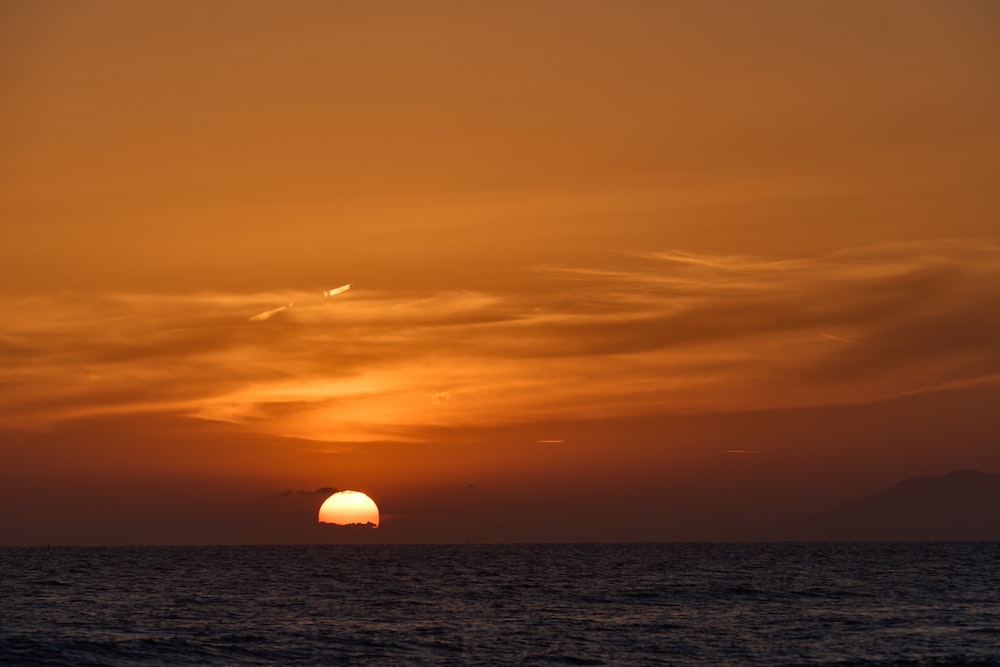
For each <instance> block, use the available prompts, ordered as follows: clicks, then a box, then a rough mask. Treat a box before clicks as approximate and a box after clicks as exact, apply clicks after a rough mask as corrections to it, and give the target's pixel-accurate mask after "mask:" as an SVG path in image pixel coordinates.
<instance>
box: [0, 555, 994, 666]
mask: <svg viewBox="0 0 1000 667" xmlns="http://www.w3.org/2000/svg"><path fill="white" fill-rule="evenodd" d="M0 574H2V579H0V664H3V665H46V666H58V665H72V666H74V667H80V666H84V665H129V666H131V665H379V666H393V665H768V666H771V665H1000V542H986V543H961V542H953V543H944V542H942V543H816V544H810V543H769V544H516V545H447V546H446V545H405V546H402V545H401V546H386V545H363V546H362V545H350V546H347V545H323V546H248V547H210V546H203V547H105V548H91V547H51V548H50V547H5V548H0Z"/></svg>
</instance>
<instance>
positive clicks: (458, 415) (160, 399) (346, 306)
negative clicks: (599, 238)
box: [0, 241, 1000, 442]
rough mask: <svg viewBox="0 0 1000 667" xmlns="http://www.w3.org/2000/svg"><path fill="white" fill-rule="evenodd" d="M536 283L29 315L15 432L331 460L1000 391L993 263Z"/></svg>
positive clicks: (19, 329) (8, 421) (984, 259)
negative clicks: (241, 439)
mask: <svg viewBox="0 0 1000 667" xmlns="http://www.w3.org/2000/svg"><path fill="white" fill-rule="evenodd" d="M535 276H536V277H535V279H534V280H533V281H532V282H531V283H530V289H525V288H523V287H514V286H510V287H509V288H508V287H501V288H498V289H497V290H495V291H493V292H489V293H486V292H470V291H454V292H438V293H429V294H420V295H413V294H409V293H407V294H399V293H392V292H378V291H373V290H366V291H365V292H363V293H358V294H357V296H355V297H353V298H351V299H350V300H348V301H344V302H343V303H342V304H340V306H338V307H337V308H328V307H326V304H325V303H324V302H323V301H322V300H320V299H318V298H317V297H316V296H315V293H312V294H310V293H309V292H301V293H294V292H293V293H287V294H275V293H258V294H105V295H101V294H97V295H91V297H90V298H89V299H87V300H85V301H84V300H80V299H76V298H74V297H73V295H66V296H52V297H30V298H28V297H25V298H21V299H14V301H15V302H14V303H9V304H7V312H8V313H9V314H11V316H10V317H7V318H5V320H4V321H3V322H2V323H0V405H3V406H4V408H3V410H2V411H0V425H6V426H7V427H8V428H19V429H23V428H45V427H46V426H47V425H51V424H53V423H56V422H58V421H61V420H66V419H75V418H79V417H82V416H88V415H96V414H120V413H136V412H171V413H179V414H186V415H192V416H197V417H200V418H203V419H211V420H221V421H226V422H231V423H235V424H240V425H242V426H244V427H245V428H247V429H251V430H254V431H260V432H266V433H271V434H276V435H281V436H291V437H300V438H308V439H315V440H323V441H341V442H365V441H417V440H420V438H421V437H422V436H421V435H420V434H421V433H423V432H426V431H427V429H428V428H431V427H440V428H460V427H462V426H465V425H483V426H485V425H491V424H492V425H499V424H505V423H511V422H531V421H538V420H552V419H564V418H566V419H574V418H580V417H587V418H594V419H600V418H611V417H619V416H630V415H646V414H662V413H665V412H666V413H696V412H718V411H732V410H756V409H769V408H792V407H798V406H807V405H831V404H843V403H865V402H871V401H878V400H882V399H885V398H889V397H893V396H900V395H905V394H912V393H918V392H924V391H934V390H948V389H951V388H958V387H964V386H970V385H974V384H981V383H991V382H997V381H1000V346H998V345H997V344H996V341H997V340H1000V312H998V310H997V309H995V308H989V307H987V306H986V304H993V303H1000V249H998V248H997V247H994V246H987V245H983V244H976V243H960V242H954V241H941V242H938V243H924V244H909V245H885V246H878V247H872V248H860V249H854V250H844V251H841V252H838V253H833V254H830V255H826V256H820V257H807V258H792V259H788V258H785V259H768V258H754V257H747V256H721V255H708V254H695V253H682V252H664V253H643V254H621V255H618V256H616V257H614V258H612V259H611V260H609V261H608V262H607V263H606V265H604V266H576V267H545V268H540V269H538V270H537V272H536V273H535ZM338 289H339V288H338ZM331 291H332V290H331ZM290 298H292V299H294V301H291V300H290ZM275 301H279V302H280V301H285V302H288V303H293V302H294V303H295V304H297V305H296V306H295V317H294V318H287V319H285V321H283V322H282V323H281V326H263V327H258V326H246V325H245V321H246V320H245V313H246V310H247V304H267V303H268V302H270V303H274V302H275ZM284 308H287V306H283V307H281V308H280V309H272V310H269V311H268V310H265V311H263V312H261V313H260V315H264V314H266V313H272V314H274V313H276V312H281V310H282V309H284ZM257 317H259V316H257ZM254 321H261V320H254ZM443 387H446V388H447V389H446V390H442V388H443Z"/></svg>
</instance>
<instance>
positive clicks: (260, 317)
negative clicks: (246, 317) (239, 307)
mask: <svg viewBox="0 0 1000 667" xmlns="http://www.w3.org/2000/svg"><path fill="white" fill-rule="evenodd" d="M293 305H295V304H292V303H290V304H288V305H287V306H278V307H277V308H272V309H271V310H265V311H264V312H263V313H258V314H257V315H254V316H252V317H251V318H250V321H251V322H263V321H264V320H269V319H271V318H272V317H274V316H275V315H277V314H278V313H280V312H282V311H283V310H286V309H288V308H291V307H292V306H293Z"/></svg>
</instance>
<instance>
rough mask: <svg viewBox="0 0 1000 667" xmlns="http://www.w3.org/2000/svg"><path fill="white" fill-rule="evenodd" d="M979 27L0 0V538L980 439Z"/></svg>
mask: <svg viewBox="0 0 1000 667" xmlns="http://www.w3.org/2000/svg"><path fill="white" fill-rule="evenodd" d="M998 36H1000V5H998V4H997V3H995V2H991V1H988V0H983V1H967V0H949V1H947V2H945V1H943V0H941V1H934V0H918V1H913V0H899V1H888V0H876V1H875V2H865V3H849V2H847V3H845V2H791V1H777V0H764V1H763V2H755V3H739V2H716V1H714V0H697V1H694V0H691V1H664V2H654V1H642V0H630V1H624V2H610V1H593V0H572V1H570V0H540V1H538V2H526V1H525V2H520V1H514V2H509V1H503V2H501V1H493V0H485V1H483V2H476V3H468V2H459V1H455V2H446V1H437V0H429V1H428V2H419V3H416V2H403V1H398V2H393V1H386V2H371V3H348V2H325V1H323V2H320V1H318V0H317V1H309V0H289V1H285V2H261V1H256V0H247V1H241V2H235V1H221V0H208V1H204V0H199V1H197V2H195V1H189V0H170V1H169V2H168V1H166V0H152V1H150V2H142V3H135V2H125V1H109V0H95V1H94V2H87V3H78V2H69V1H58V0H51V1H45V2H35V1H33V0H31V1H29V0H4V1H3V2H2V3H0V95H2V97H3V99H4V103H3V104H2V105H0V145H2V146H3V150H2V151H0V298H2V303H3V315H2V317H0V544H260V543H318V542H359V541H360V542H388V543H420V542H507V541H610V540H616V541H617V540H675V539H723V538H725V537H727V536H732V535H734V534H738V533H734V532H733V531H734V530H736V531H738V530H739V529H740V527H741V526H747V525H771V524H772V523H774V522H781V521H786V520H792V519H795V518H797V517H800V516H803V515H808V514H809V513H811V512H816V511H820V510H822V509H825V508H827V507H829V506H831V505H832V504H835V503H837V502H840V501H843V500H848V499H851V498H853V497H856V496H858V495H860V494H865V493H870V492H872V491H875V490H878V489H880V488H882V487H885V486H887V485H889V484H892V483H895V482H897V481H899V480H901V479H904V478H906V477H909V476H913V475H924V474H932V475H939V474H943V473H946V472H948V471H950V470H954V469H961V468H973V469H979V470H983V471H986V472H991V473H995V472H1000V411H998V410H997V406H998V405H1000V307H998V306H1000V188H997V186H996V181H997V174H1000V39H998ZM348 285H349V286H350V287H349V289H343V290H340V291H339V292H337V293H335V294H326V293H327V292H329V291H331V290H335V289H336V288H338V287H343V286H348ZM333 489H352V490H358V491H363V492H365V493H367V494H368V495H370V496H371V497H372V498H373V499H375V501H376V502H377V503H378V505H379V508H380V510H381V524H380V526H379V527H378V528H377V529H370V528H368V529H360V528H354V529H352V528H339V527H336V526H330V525H320V524H318V523H317V521H316V512H317V510H318V508H319V506H320V504H321V503H322V501H323V500H324V498H325V497H326V496H327V495H328V494H329V493H330V492H331V491H332V490H333Z"/></svg>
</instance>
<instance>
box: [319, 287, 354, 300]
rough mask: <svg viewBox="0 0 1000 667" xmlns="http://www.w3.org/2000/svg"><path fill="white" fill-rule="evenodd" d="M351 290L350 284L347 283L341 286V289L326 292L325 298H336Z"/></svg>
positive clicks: (324, 292) (324, 293) (335, 288)
mask: <svg viewBox="0 0 1000 667" xmlns="http://www.w3.org/2000/svg"><path fill="white" fill-rule="evenodd" d="M349 289H351V284H350V283H347V284H346V285H341V286H340V287H334V288H333V289H330V290H324V291H323V297H324V298H327V299H329V298H330V297H331V296H336V295H337V294H341V293H343V292H346V291H347V290H349Z"/></svg>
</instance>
